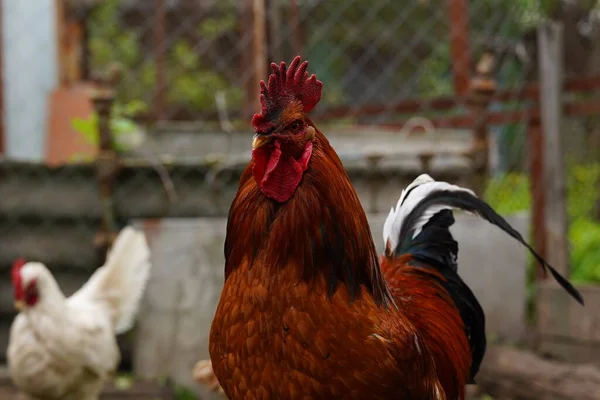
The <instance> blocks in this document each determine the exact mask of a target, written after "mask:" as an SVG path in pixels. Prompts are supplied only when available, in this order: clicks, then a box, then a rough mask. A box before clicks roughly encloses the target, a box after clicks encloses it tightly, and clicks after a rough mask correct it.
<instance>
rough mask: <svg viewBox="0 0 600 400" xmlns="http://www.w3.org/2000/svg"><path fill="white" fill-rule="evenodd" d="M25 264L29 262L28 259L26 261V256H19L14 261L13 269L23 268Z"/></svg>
mask: <svg viewBox="0 0 600 400" xmlns="http://www.w3.org/2000/svg"><path fill="white" fill-rule="evenodd" d="M25 264H27V261H25V259H24V258H22V257H21V258H17V259H16V260H15V261H14V262H13V265H12V269H13V270H16V269H21V267H22V266H23V265H25Z"/></svg>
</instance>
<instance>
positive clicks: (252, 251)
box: [225, 131, 393, 305]
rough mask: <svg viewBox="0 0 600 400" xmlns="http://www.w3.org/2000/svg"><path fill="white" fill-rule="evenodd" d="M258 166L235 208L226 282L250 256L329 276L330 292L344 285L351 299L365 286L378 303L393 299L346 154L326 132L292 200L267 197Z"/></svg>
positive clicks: (246, 178) (263, 264)
mask: <svg viewBox="0 0 600 400" xmlns="http://www.w3.org/2000/svg"><path fill="white" fill-rule="evenodd" d="M251 168H252V165H250V166H249V167H248V169H246V171H245V172H244V174H243V176H242V178H241V182H240V188H239V190H238V193H237V195H236V198H235V199H234V201H233V204H232V206H231V209H230V211H229V218H228V222H227V237H226V240H225V279H227V277H228V276H229V275H230V274H231V272H232V271H233V270H235V269H236V268H237V267H238V266H240V265H241V263H242V262H243V261H244V260H247V261H248V262H249V263H250V265H251V267H257V264H260V266H258V267H260V268H286V267H295V268H300V269H301V274H302V276H303V278H304V279H305V280H307V281H310V280H312V279H313V278H314V277H315V275H316V274H325V276H326V278H327V282H328V286H329V287H328V291H329V294H330V295H332V294H333V293H334V292H335V291H336V290H338V289H339V287H340V286H345V288H346V289H347V290H348V291H349V293H350V295H351V297H356V296H357V295H358V294H359V292H360V290H361V289H366V290H367V291H368V292H370V293H371V294H372V295H373V297H374V299H375V300H376V301H377V302H378V304H381V305H388V304H393V300H392V297H391V294H390V292H389V289H388V287H387V285H386V283H385V280H384V278H383V276H382V273H381V268H380V266H379V260H378V255H377V252H376V249H375V245H374V243H373V238H372V236H371V231H370V228H369V224H368V221H367V217H366V215H365V213H364V211H363V208H362V206H361V204H360V201H359V199H358V196H357V194H356V192H355V191H354V188H353V187H352V184H351V183H350V180H349V178H348V175H347V174H346V172H345V170H344V168H343V166H342V163H341V161H340V159H339V157H338V156H337V154H336V153H335V151H334V150H333V148H332V147H331V146H330V144H329V142H328V141H327V139H326V138H325V137H324V136H323V135H322V134H321V133H320V132H318V131H317V136H316V140H315V146H314V151H313V156H312V158H311V161H310V164H309V167H308V170H307V171H306V172H305V174H304V177H303V180H302V182H301V184H300V185H299V186H298V189H297V191H296V193H295V194H294V196H293V197H292V198H291V199H290V200H289V201H287V202H286V203H283V204H278V203H277V202H275V201H273V200H270V199H268V198H267V197H266V196H265V195H264V194H262V193H261V191H260V189H259V188H258V187H257V185H256V182H255V180H254V179H252V175H251V173H250V169H251ZM292 264H293V265H294V266H292Z"/></svg>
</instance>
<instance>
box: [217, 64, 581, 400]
mask: <svg viewBox="0 0 600 400" xmlns="http://www.w3.org/2000/svg"><path fill="white" fill-rule="evenodd" d="M271 68H272V70H273V73H272V74H271V75H270V77H269V80H268V85H267V84H265V83H264V82H261V96H260V100H261V104H262V111H261V113H260V114H256V115H254V117H253V118H252V125H253V127H254V131H255V135H254V139H253V143H252V149H253V150H252V160H251V162H250V164H249V165H248V167H247V168H246V170H245V171H244V173H243V174H242V176H241V179H240V185H239V189H238V192H237V194H236V196H235V198H234V200H233V203H232V205H231V208H230V211H229V218H228V222H227V236H226V239H225V283H224V286H223V290H222V293H221V298H220V300H219V304H218V306H217V310H216V313H215V317H214V320H213V322H212V325H211V331H210V344H209V350H210V357H211V362H212V367H213V369H214V373H215V375H216V377H217V378H218V380H219V383H220V385H221V386H222V388H223V390H224V391H225V394H226V395H227V396H228V397H229V398H230V399H232V400H238V399H307V398H311V399H336V398H343V399H363V400H366V399H419V400H420V399H422V400H426V399H429V400H433V399H435V400H446V399H448V400H456V399H464V397H465V385H466V384H468V383H469V382H473V379H474V377H475V375H476V374H477V371H478V369H479V365H480V363H481V360H482V358H483V355H484V353H485V348H486V339H485V329H484V325H485V321H484V319H485V317H484V313H483V311H482V309H481V307H480V305H479V303H478V302H477V299H476V298H475V296H474V295H473V293H472V292H471V290H470V289H469V288H468V287H467V285H466V284H465V283H464V282H463V280H462V279H461V278H460V276H459V275H458V273H457V265H456V260H457V253H458V246H457V243H456V242H455V241H454V239H453V238H452V235H451V233H450V231H449V227H450V226H451V225H452V224H453V222H454V218H453V215H452V209H463V210H466V211H469V212H471V213H475V214H477V215H479V216H480V217H482V218H484V219H486V220H488V221H489V222H491V223H492V224H494V225H496V226H498V227H500V228H501V229H502V230H504V231H505V232H507V233H508V234H509V235H511V236H513V237H514V238H515V239H517V240H518V241H519V242H521V243H523V244H524V245H525V246H527V248H528V249H529V250H530V251H531V252H532V253H533V255H534V256H535V257H536V258H537V260H538V261H539V262H540V263H541V264H542V266H543V267H544V268H547V269H549V270H550V272H551V273H552V275H553V276H554V277H555V278H556V279H557V280H558V282H559V283H560V284H561V285H562V286H563V287H564V288H565V289H566V290H567V291H568V292H569V293H570V294H571V295H572V296H574V297H575V298H576V299H577V300H578V301H580V302H582V301H583V300H582V298H581V296H580V294H579V293H578V292H577V291H576V289H574V288H573V287H572V286H571V285H570V284H569V282H568V281H566V280H565V279H564V278H563V277H562V276H560V275H559V274H558V273H557V272H556V271H555V270H554V269H553V268H552V267H551V266H549V265H548V264H547V263H546V262H545V261H544V260H543V259H542V258H541V257H540V256H539V255H538V254H537V253H536V252H535V251H534V250H533V249H531V247H529V246H528V245H527V244H526V243H525V241H524V240H523V238H522V237H521V235H520V234H519V233H518V232H517V231H515V230H514V229H513V228H512V227H511V226H510V225H509V224H508V223H507V222H506V221H505V220H504V219H503V218H502V217H501V216H499V215H498V214H497V213H496V212H494V210H493V209H492V208H490V207H489V206H488V205H487V204H486V203H485V202H483V201H482V200H480V199H479V198H477V197H476V196H475V195H474V194H473V192H472V191H470V190H468V189H464V188H461V187H458V186H454V185H450V184H448V183H445V182H436V181H434V180H433V179H432V178H430V177H429V176H427V175H421V176H420V177H418V178H417V179H416V180H415V181H414V182H413V183H411V184H410V185H409V186H408V187H407V188H406V190H404V191H403V192H402V194H401V196H400V200H399V201H398V204H397V206H396V207H395V208H392V210H391V212H390V214H389V216H388V218H387V220H386V222H385V225H384V227H385V229H384V241H385V249H386V250H385V253H384V254H383V255H382V256H381V258H380V257H378V254H377V253H376V250H375V245H374V243H373V239H372V236H371V233H370V229H369V224H368V222H367V217H366V215H365V212H364V211H363V209H362V207H361V204H360V202H359V199H358V196H357V194H356V192H355V190H354V188H353V187H352V184H351V183H350V180H349V178H348V176H347V174H346V172H345V170H344V167H343V166H342V163H341V161H340V159H339V157H338V156H337V154H336V152H335V151H334V150H333V148H332V147H331V145H330V144H329V142H328V140H327V139H326V138H325V136H324V135H323V134H322V133H321V132H320V131H319V130H318V129H317V127H316V126H315V124H314V123H313V121H312V120H311V119H310V118H309V116H308V115H307V113H308V112H309V111H310V110H311V109H313V108H314V107H315V105H316V104H317V103H318V101H319V100H320V98H321V88H322V83H321V82H320V81H318V80H317V79H316V76H315V75H311V76H310V77H309V75H308V73H307V72H306V69H307V62H306V61H305V62H303V63H300V58H299V57H296V58H295V59H294V60H293V62H292V63H291V64H290V66H289V69H288V68H287V66H286V64H285V63H283V62H282V63H281V64H280V65H277V64H274V63H273V64H271Z"/></svg>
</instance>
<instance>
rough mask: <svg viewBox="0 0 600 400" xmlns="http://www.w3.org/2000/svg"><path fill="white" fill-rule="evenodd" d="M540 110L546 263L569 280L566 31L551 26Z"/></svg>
mask: <svg viewBox="0 0 600 400" xmlns="http://www.w3.org/2000/svg"><path fill="white" fill-rule="evenodd" d="M538 43H539V51H538V56H539V65H540V108H541V122H542V130H543V136H544V146H543V148H544V161H543V168H544V172H543V177H544V178H543V182H544V188H545V192H546V193H545V194H546V196H545V217H546V229H547V230H546V233H547V238H546V259H547V260H548V262H549V263H550V264H551V265H553V266H554V268H556V269H557V270H558V271H559V272H560V273H562V274H563V275H565V276H568V272H569V265H568V264H569V256H568V248H567V211H566V210H567V205H566V182H565V173H564V160H563V146H562V137H561V123H562V85H563V71H562V63H563V28H562V25H561V24H560V23H556V22H549V23H547V24H545V25H544V26H541V27H540V28H539V29H538Z"/></svg>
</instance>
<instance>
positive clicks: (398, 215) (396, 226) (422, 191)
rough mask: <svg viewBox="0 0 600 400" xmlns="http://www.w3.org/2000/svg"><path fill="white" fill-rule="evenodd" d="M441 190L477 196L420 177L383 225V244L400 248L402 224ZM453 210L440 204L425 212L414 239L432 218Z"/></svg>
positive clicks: (457, 187) (416, 227) (430, 178)
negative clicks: (444, 211) (443, 211)
mask: <svg viewBox="0 0 600 400" xmlns="http://www.w3.org/2000/svg"><path fill="white" fill-rule="evenodd" d="M441 190H447V191H452V192H460V191H462V192H467V193H469V194H472V195H473V196H475V193H473V191H471V190H469V189H465V188H462V187H460V186H456V185H451V184H449V183H447V182H437V181H435V180H434V179H433V178H432V177H430V176H429V175H427V174H422V175H419V176H418V177H417V179H415V180H414V181H413V182H412V183H411V184H410V185H408V186H407V187H406V189H404V190H403V191H402V193H401V194H400V199H399V200H398V204H396V208H394V207H392V209H391V210H390V213H389V214H388V217H387V218H386V220H385V223H384V224H383V242H384V244H385V245H386V247H389V248H390V249H395V248H396V247H397V246H398V243H399V241H400V232H401V231H402V224H403V223H404V221H405V219H406V217H407V216H408V215H409V214H410V213H411V211H412V210H414V208H415V207H416V206H417V205H418V204H419V203H420V202H421V201H422V200H423V199H425V198H427V196H429V195H430V194H431V193H433V192H437V191H441ZM452 208H453V207H451V206H448V205H443V204H439V205H433V206H431V207H429V208H428V209H427V210H425V211H424V212H423V214H422V215H421V216H420V218H419V220H418V222H417V223H416V224H415V227H414V234H413V238H414V237H416V236H417V235H418V234H419V233H420V232H421V229H422V228H423V226H424V225H425V224H426V223H427V221H429V219H430V218H431V217H433V216H434V215H435V214H437V213H438V212H440V211H442V210H445V209H452Z"/></svg>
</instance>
